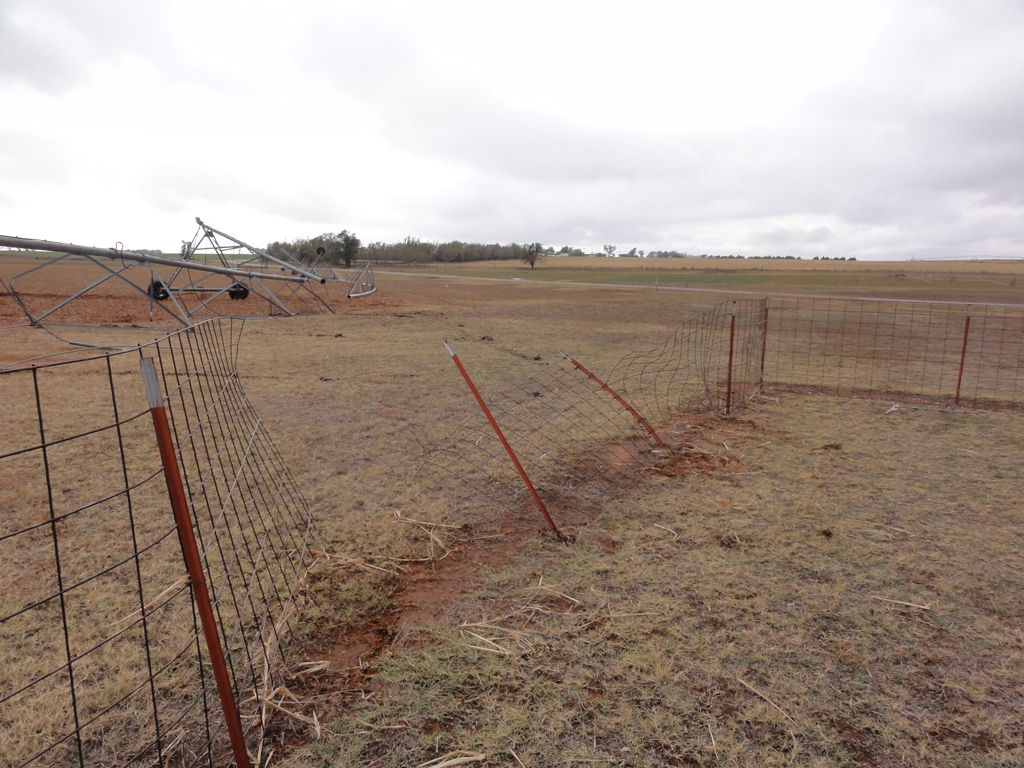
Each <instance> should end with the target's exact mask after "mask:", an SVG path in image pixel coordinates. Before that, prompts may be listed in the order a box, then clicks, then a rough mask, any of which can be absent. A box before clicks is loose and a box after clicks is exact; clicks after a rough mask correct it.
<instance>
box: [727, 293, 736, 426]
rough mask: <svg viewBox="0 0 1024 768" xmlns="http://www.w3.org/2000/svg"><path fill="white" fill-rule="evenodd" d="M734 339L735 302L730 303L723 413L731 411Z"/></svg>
mask: <svg viewBox="0 0 1024 768" xmlns="http://www.w3.org/2000/svg"><path fill="white" fill-rule="evenodd" d="M735 338H736V302H735V301H734V302H733V303H732V321H731V322H730V323H729V373H728V375H727V376H726V380H725V412H726V413H729V411H730V410H731V409H732V347H733V341H734V339H735Z"/></svg>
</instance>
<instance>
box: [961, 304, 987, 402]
mask: <svg viewBox="0 0 1024 768" xmlns="http://www.w3.org/2000/svg"><path fill="white" fill-rule="evenodd" d="M970 332H971V305H970V304H968V305H967V317H966V319H965V320H964V345H963V348H962V349H961V350H960V373H959V374H957V377H956V397H955V398H954V400H953V404H954V405H960V384H961V382H962V381H963V380H964V360H965V359H966V358H967V334H969V333H970ZM983 335H984V334H983Z"/></svg>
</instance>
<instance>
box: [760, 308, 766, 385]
mask: <svg viewBox="0 0 1024 768" xmlns="http://www.w3.org/2000/svg"><path fill="white" fill-rule="evenodd" d="M767 351H768V299H765V300H764V328H763V329H762V330H761V385H762V386H763V385H764V358H765V352H767Z"/></svg>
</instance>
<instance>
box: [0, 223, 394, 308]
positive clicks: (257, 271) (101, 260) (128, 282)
mask: <svg viewBox="0 0 1024 768" xmlns="http://www.w3.org/2000/svg"><path fill="white" fill-rule="evenodd" d="M196 222H197V223H198V224H199V229H198V231H197V232H196V234H195V236H194V237H193V238H192V241H191V242H190V243H189V245H188V248H187V249H186V252H185V253H184V254H183V258H182V259H168V258H165V257H163V256H154V255H151V254H147V253H142V252H138V251H128V250H124V248H123V247H122V246H121V245H120V243H119V244H118V245H117V247H115V248H95V247H91V246H82V245H75V244H72V243H59V242H53V241H49V240H36V239H29V238H21V237H11V236H6V235H0V246H6V247H10V248H15V249H18V250H23V251H41V252H46V253H53V254H59V255H55V256H54V257H53V258H51V259H49V260H47V261H45V262H43V263H42V264H39V265H37V266H34V267H32V268H31V269H28V270H26V271H24V272H22V273H20V274H18V275H15V276H14V277H13V278H11V279H10V280H9V281H8V283H6V284H5V286H4V287H5V290H6V291H7V292H8V293H9V294H10V296H11V298H12V299H13V300H14V301H15V303H17V305H18V306H19V307H20V308H21V310H22V311H23V312H24V313H25V315H26V317H27V318H28V321H29V323H30V324H31V325H34V326H37V327H43V326H44V325H46V324H47V323H48V322H49V323H52V324H59V323H56V322H55V318H54V317H53V316H54V315H55V313H57V312H58V311H59V310H61V309H63V308H64V307H66V306H68V305H69V304H72V303H73V302H75V301H76V300H78V299H80V298H82V297H83V296H85V295H86V294H89V293H90V292H92V291H94V290H95V289H97V288H99V287H100V286H101V285H104V284H106V283H108V281H114V282H115V283H119V284H123V285H125V286H127V287H128V295H136V294H137V295H138V296H139V297H141V298H143V299H144V300H146V301H148V302H149V319H150V320H151V321H152V320H153V319H154V315H157V316H164V317H165V319H170V320H172V321H174V322H175V323H176V324H178V325H180V326H182V327H186V328H187V327H191V326H192V324H193V322H194V321H195V320H196V319H198V318H204V317H209V316H220V317H235V316H239V315H245V316H253V315H257V316H273V315H286V316H291V315H295V314H298V313H299V312H300V311H303V310H305V311H307V312H308V311H314V312H323V313H331V314H333V313H334V308H333V305H332V299H331V295H330V291H329V287H328V286H329V284H335V285H337V284H343V285H345V286H346V287H347V290H346V296H347V297H348V298H350V299H351V298H358V297H360V296H366V295H369V294H371V293H373V292H374V291H376V290H377V288H376V285H375V283H374V278H373V268H372V266H371V265H370V264H369V263H367V264H366V265H365V266H364V267H363V268H362V270H360V271H359V272H358V273H357V275H356V277H355V278H354V279H352V280H349V279H346V278H345V277H342V276H340V275H339V274H338V273H337V272H336V271H335V270H334V269H332V268H331V267H330V266H328V265H327V264H326V263H325V262H322V257H323V253H322V252H321V253H319V254H318V255H317V258H316V260H315V261H313V262H312V263H311V264H304V263H300V262H299V261H297V260H294V259H278V258H276V257H274V256H271V255H270V254H268V253H266V252H265V251H262V250H260V249H258V248H255V247H253V246H251V245H249V244H248V243H245V242H243V241H241V240H239V239H237V238H235V237H233V236H231V235H228V234H227V233H225V232H221V231H219V230H216V229H214V228H213V227H210V226H208V225H207V224H205V223H203V221H202V220H201V219H199V217H196ZM71 257H76V259H79V260H80V259H83V258H84V259H85V261H87V262H88V263H90V264H91V265H93V266H95V267H96V268H97V269H98V270H99V272H98V275H97V278H96V279H94V280H92V281H91V282H89V284H88V285H86V286H84V287H81V288H77V289H76V290H74V291H72V292H70V293H68V294H67V295H63V296H60V297H58V298H57V300H56V302H55V303H53V304H51V305H48V306H45V307H38V306H35V305H34V302H29V301H26V299H27V298H28V294H26V295H22V294H21V293H19V291H18V281H19V280H24V279H25V278H27V277H29V276H30V275H33V274H35V273H38V272H40V271H41V270H45V269H47V268H51V267H54V266H56V265H58V264H61V263H62V262H64V261H65V260H66V259H70V258H71ZM140 266H141V267H143V268H146V267H148V269H149V275H148V279H144V280H141V281H140V280H139V278H138V275H137V273H136V274H133V275H129V274H127V273H128V272H129V270H132V269H133V268H136V267H140ZM158 267H162V268H164V269H163V272H164V274H161V273H160V272H159V271H158V270H157V268H158ZM167 268H170V269H171V272H170V276H169V277H168V276H166V274H167ZM223 296H227V297H228V298H229V299H231V300H232V301H235V300H237V301H245V300H247V299H250V298H254V299H256V300H258V301H259V302H260V304H261V305H262V303H263V302H265V303H266V304H265V310H262V309H261V310H258V311H257V312H252V311H249V312H239V313H235V312H225V311H223V302H218V303H216V304H215V301H216V300H217V299H219V298H221V297H223ZM38 298H39V296H38V295H35V296H33V300H37V299H38ZM218 307H220V309H218Z"/></svg>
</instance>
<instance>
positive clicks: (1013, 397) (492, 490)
mask: <svg viewBox="0 0 1024 768" xmlns="http://www.w3.org/2000/svg"><path fill="white" fill-rule="evenodd" d="M1022 365H1024V307H1019V306H1006V305H973V306H970V305H966V304H949V303H939V302H934V303H929V302H910V301H905V302H904V301H885V300H854V299H821V298H773V299H770V300H745V301H737V302H727V303H723V304H719V305H717V306H715V307H712V308H710V309H708V310H706V311H704V312H701V313H699V314H697V315H695V316H693V317H690V318H688V319H687V320H686V321H685V322H683V323H682V324H681V325H680V326H679V328H677V329H676V331H675V332H674V333H673V334H672V335H671V336H669V337H668V339H666V340H665V341H664V342H662V343H661V344H660V345H658V346H657V347H655V348H653V349H651V350H649V351H646V352H638V353H633V354H630V355H627V356H625V357H624V358H622V360H620V361H619V363H618V364H616V365H615V367H614V368H613V369H612V371H611V373H610V374H609V375H608V377H607V381H608V386H609V387H610V388H611V389H612V390H614V391H615V392H616V393H618V394H619V395H621V396H622V397H623V398H624V399H625V400H627V401H628V402H629V403H631V404H632V405H633V406H634V407H635V409H636V410H637V411H638V413H639V414H640V415H641V416H642V417H643V418H645V419H647V420H649V421H650V422H651V423H652V424H653V425H654V427H655V428H656V429H657V430H659V432H660V433H661V434H663V435H665V436H666V438H667V440H666V442H667V443H668V445H667V446H666V447H657V446H655V445H654V444H653V443H651V442H650V441H648V440H647V439H646V438H647V437H649V436H647V435H645V434H644V433H643V431H642V430H638V428H637V424H636V422H635V421H634V420H633V419H631V418H630V417H629V415H628V414H627V413H626V411H625V409H623V408H622V407H621V406H620V405H619V404H617V403H616V402H615V400H614V398H613V397H611V396H609V395H608V393H607V392H605V391H602V389H601V388H600V387H599V386H598V385H596V384H595V383H594V382H592V381H589V380H587V378H586V377H585V376H582V375H581V374H579V372H574V371H573V370H571V369H569V368H568V367H566V366H562V367H559V366H551V367H549V368H547V369H545V370H544V371H543V372H541V373H539V374H537V375H536V376H534V377H532V378H530V379H528V380H526V382H524V383H523V384H520V385H517V386H514V387H512V388H511V389H509V390H507V391H506V392H503V393H501V394H499V395H497V396H495V397H492V398H490V399H489V400H488V404H490V405H492V410H493V411H494V416H495V419H496V421H497V423H498V424H499V425H500V427H501V429H503V430H506V431H507V432H509V433H511V435H512V436H513V437H512V439H511V440H510V442H511V443H512V445H513V447H514V448H515V450H516V453H517V454H518V456H519V459H520V460H521V462H522V464H523V466H524V468H525V469H526V470H527V473H528V475H529V476H530V477H531V478H533V479H534V482H535V484H536V485H537V486H538V490H539V491H540V495H541V496H542V499H543V501H545V502H547V501H549V500H550V501H551V502H552V504H553V506H554V508H555V509H557V510H558V511H559V513H560V515H559V517H560V519H561V520H562V521H570V520H572V519H574V518H573V515H576V514H585V512H586V510H588V509H591V508H593V507H594V506H595V505H597V504H599V503H600V501H601V500H602V499H604V498H607V497H608V495H609V494H614V493H615V489H616V488H621V487H623V486H624V485H625V484H628V483H630V482H632V481H634V480H635V479H636V477H637V476H638V475H639V474H642V473H643V472H645V471H646V470H647V469H649V468H650V467H652V466H653V465H654V464H656V463H657V462H658V461H659V459H660V458H662V457H663V456H664V454H665V452H666V451H671V450H673V449H674V448H678V447H679V446H678V445H675V446H674V445H672V435H673V433H674V430H673V429H672V424H673V422H674V421H675V420H678V419H682V418H686V417H687V416H689V415H692V414H698V413H706V412H715V411H729V410H730V409H731V408H734V407H736V406H738V405H739V404H741V403H743V402H744V401H745V400H748V399H749V398H750V397H752V396H753V395H754V394H755V393H757V392H758V391H759V390H760V389H762V388H763V387H774V388H780V389H786V388H795V389H801V388H803V389H808V388H810V389H813V390H814V391H819V392H827V393H836V394H848V395H858V396H872V395H875V396H878V395H885V396H893V397H895V396H898V397H903V398H927V399H929V400H931V401H939V402H944V403H948V404H950V405H974V406H979V407H1004V408H1005V407H1009V408H1019V407H1021V406H1022V405H1024V376H1022ZM422 459H423V460H424V461H425V462H427V463H429V464H433V465H436V466H439V467H441V468H443V469H445V470H447V471H449V472H450V473H452V474H453V475H454V476H455V478H457V479H458V480H461V481H463V482H464V483H465V484H466V485H467V486H468V487H469V488H470V489H472V490H474V491H476V492H479V493H482V494H484V495H485V496H487V497H489V498H490V499H491V500H492V501H496V502H498V503H501V504H502V505H504V506H506V507H508V508H511V509H513V510H514V511H515V512H516V513H517V514H520V515H523V514H529V513H530V509H529V506H530V500H529V496H528V495H527V494H526V488H525V487H524V485H523V483H522V482H521V481H520V479H519V478H518V477H517V475H516V472H515V471H514V469H513V467H512V464H511V462H510V460H509V459H508V457H507V456H506V455H505V454H504V451H503V450H502V447H501V445H500V444H499V442H498V440H497V439H496V438H495V437H494V435H493V432H492V431H491V428H490V426H489V424H488V423H487V421H486V419H485V418H484V417H483V416H482V415H481V416H474V417H472V418H470V419H469V420H467V421H466V422H464V423H463V424H462V425H460V426H459V427H458V428H457V429H456V430H455V431H454V432H453V433H452V435H451V436H449V437H448V438H447V439H446V440H445V441H443V442H442V443H440V444H439V445H438V446H436V447H435V448H434V449H433V450H432V451H430V452H428V453H426V454H425V455H424V456H423V457H422Z"/></svg>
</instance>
